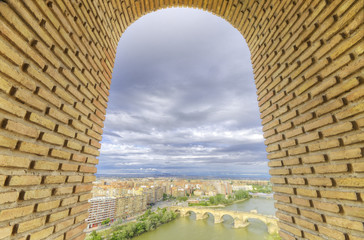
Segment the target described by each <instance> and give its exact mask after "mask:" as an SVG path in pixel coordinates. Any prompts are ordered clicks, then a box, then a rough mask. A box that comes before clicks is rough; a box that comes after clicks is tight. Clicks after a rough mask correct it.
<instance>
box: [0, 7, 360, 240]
mask: <svg viewBox="0 0 364 240" xmlns="http://www.w3.org/2000/svg"><path fill="white" fill-rule="evenodd" d="M363 5H364V3H363V1H361V0H357V1H355V0H345V1H341V0H336V1H332V0H326V1H323V0H297V1H288V0H260V1H253V0H244V1H241V0H215V1H213V0H198V1H197V0H196V1H195V0H193V1H192V0H189V1H187V0H184V1H182V0H174V1H172V0H138V1H135V0H124V1H122V0H107V1H106V0H104V1H102V0H83V1H81V0H72V1H69V0H57V1H53V0H37V1H35V0H26V1H25V0H23V1H20V0H6V1H4V0H3V1H0V33H1V34H0V122H1V125H0V171H1V172H0V239H19V240H20V239H22V240H23V239H26V240H29V239H42V238H45V239H57V240H63V239H83V238H84V234H83V233H82V230H83V229H84V228H85V227H86V225H85V222H84V220H85V218H86V217H87V214H86V213H87V209H88V207H89V204H88V203H87V201H88V199H89V198H90V197H91V195H90V190H91V182H92V181H93V180H94V179H95V177H94V175H93V174H94V173H95V172H96V167H95V165H96V164H97V163H98V160H97V158H96V157H97V156H98V155H99V150H98V149H99V148H100V143H99V142H100V140H101V137H102V128H103V121H104V119H105V109H106V107H107V100H108V91H109V87H110V80H111V73H112V70H113V64H114V58H115V51H116V46H117V44H118V41H119V39H120V37H121V35H122V32H123V31H124V30H125V29H126V28H127V27H128V26H129V25H130V24H131V23H133V22H134V21H135V20H137V19H138V18H139V17H140V16H142V15H144V14H147V13H148V12H151V11H155V10H157V9H161V8H166V7H172V6H189V7H194V8H199V9H204V10H206V11H210V12H212V13H214V14H216V15H218V16H221V17H222V18H224V19H226V20H227V21H228V22H230V23H231V24H232V25H233V26H234V27H235V28H236V29H237V30H238V31H240V32H241V33H242V35H243V36H244V38H245V39H246V41H247V43H248V45H249V48H250V50H251V56H252V57H251V61H252V64H253V68H254V74H255V83H256V87H257V96H258V104H259V107H260V111H261V118H262V125H263V130H264V136H265V138H266V140H265V144H266V145H267V152H268V158H269V159H270V163H269V166H270V167H271V170H270V174H271V175H272V179H271V182H272V183H274V191H275V192H276V193H275V199H276V200H277V203H276V208H277V209H278V212H277V217H278V218H279V219H280V223H279V226H280V234H281V236H282V238H283V239H289V240H290V239H343V240H348V239H349V240H357V239H363V235H364V229H363V220H364V219H363V216H364V206H363V200H364V190H363V189H364V188H363V187H364V161H363V159H364V155H363V153H364V148H363V146H364V144H363V142H364V131H363V129H364V100H363V99H364V97H363V95H364V84H363V66H364V61H363V51H364V47H363V45H364V44H363V35H364V34H363V32H364V31H363V30H364V28H363V22H364V21H363V18H364V10H363Z"/></svg>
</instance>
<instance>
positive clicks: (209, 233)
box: [133, 198, 275, 240]
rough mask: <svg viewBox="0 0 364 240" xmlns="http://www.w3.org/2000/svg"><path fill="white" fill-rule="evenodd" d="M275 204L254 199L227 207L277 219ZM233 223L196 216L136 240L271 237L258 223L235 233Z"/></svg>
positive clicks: (249, 238)
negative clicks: (256, 211) (253, 211)
mask: <svg viewBox="0 0 364 240" xmlns="http://www.w3.org/2000/svg"><path fill="white" fill-rule="evenodd" d="M273 203H274V201H273V200H268V199H260V198H254V199H250V200H248V201H245V202H241V203H237V204H233V205H230V206H228V207H226V208H225V209H227V210H234V211H250V210H253V209H256V210H258V212H259V213H262V214H269V215H273V214H274V212H275V210H274V206H273ZM232 226H233V219H232V218H231V217H229V216H224V222H223V223H218V224H214V222H213V217H212V216H209V218H207V219H204V220H199V221H196V220H195V215H194V214H192V215H191V216H189V217H181V218H178V219H176V220H175V221H173V222H170V223H167V224H164V225H162V226H160V227H159V228H157V229H156V230H155V231H152V232H148V233H144V234H142V235H141V236H139V237H136V238H133V239H135V240H263V239H266V237H267V236H268V232H267V227H266V226H265V224H264V223H262V222H260V221H258V220H251V221H250V225H249V226H248V227H246V228H239V229H234V228H232Z"/></svg>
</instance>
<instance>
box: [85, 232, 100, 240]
mask: <svg viewBox="0 0 364 240" xmlns="http://www.w3.org/2000/svg"><path fill="white" fill-rule="evenodd" d="M88 240H102V238H101V236H100V235H99V234H97V232H96V231H92V233H91V234H90V236H89V237H88Z"/></svg>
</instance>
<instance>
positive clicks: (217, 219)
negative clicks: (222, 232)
mask: <svg viewBox="0 0 364 240" xmlns="http://www.w3.org/2000/svg"><path fill="white" fill-rule="evenodd" d="M223 221H224V219H223V218H222V215H217V214H215V215H214V223H215V224H216V223H222V222H223Z"/></svg>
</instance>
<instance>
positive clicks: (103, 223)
mask: <svg viewBox="0 0 364 240" xmlns="http://www.w3.org/2000/svg"><path fill="white" fill-rule="evenodd" d="M109 223H110V218H107V219H105V220H104V221H102V222H101V225H107V224H109Z"/></svg>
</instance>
